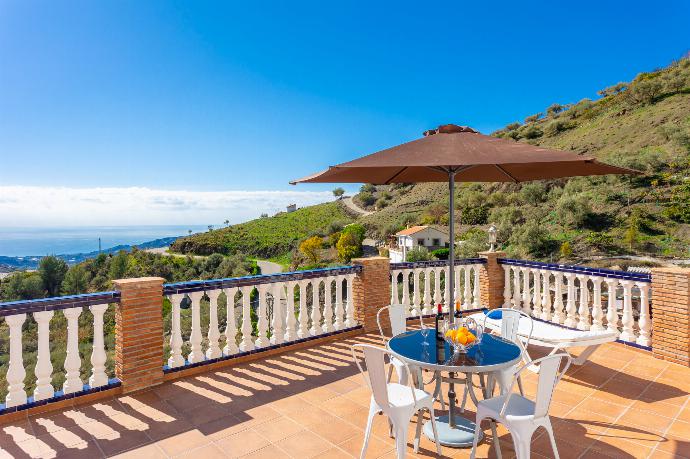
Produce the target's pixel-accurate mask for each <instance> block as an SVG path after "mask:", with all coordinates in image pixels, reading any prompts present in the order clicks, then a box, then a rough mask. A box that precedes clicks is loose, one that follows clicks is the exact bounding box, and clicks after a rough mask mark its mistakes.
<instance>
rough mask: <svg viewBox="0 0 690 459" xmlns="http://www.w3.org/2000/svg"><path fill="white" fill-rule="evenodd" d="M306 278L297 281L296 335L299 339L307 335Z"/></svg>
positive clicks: (307, 282) (307, 283)
mask: <svg viewBox="0 0 690 459" xmlns="http://www.w3.org/2000/svg"><path fill="white" fill-rule="evenodd" d="M308 285H309V281H308V280H301V281H300V282H299V316H298V322H299V325H298V327H297V337H298V338H299V339H302V338H307V337H309V314H308V311H307V286H308Z"/></svg>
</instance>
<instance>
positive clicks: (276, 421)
mask: <svg viewBox="0 0 690 459" xmlns="http://www.w3.org/2000/svg"><path fill="white" fill-rule="evenodd" d="M354 342H370V343H373V344H380V339H379V338H378V337H376V336H374V335H365V336H361V337H356V338H351V339H346V340H342V341H336V342H332V343H327V344H322V345H319V346H315V347H313V348H308V349H303V350H298V351H291V352H288V353H285V354H283V355H279V356H273V357H267V358H265V359H263V360H260V361H256V362H253V363H247V364H243V365H238V366H235V367H229V368H227V369H221V370H217V371H212V372H208V373H203V374H200V375H197V376H191V377H187V378H182V379H180V380H177V381H172V382H168V383H166V384H164V385H162V386H159V387H156V388H154V389H152V390H150V391H146V392H141V393H137V394H133V395H128V396H122V397H117V398H114V399H110V400H105V401H101V402H97V403H92V404H88V405H84V406H80V407H77V408H73V409H70V410H65V411H61V412H56V413H50V414H47V415H40V416H34V417H32V418H30V420H29V421H28V422H27V421H23V422H17V423H13V424H9V425H4V426H0V458H2V457H16V458H26V457H46V458H55V457H68V458H71V457H84V458H96V457H104V456H108V457H110V456H115V455H118V454H120V453H124V454H123V457H142V458H146V459H156V458H166V457H178V456H179V457H185V456H186V457H202V458H204V459H211V458H214V457H243V456H246V457H255V458H258V457H270V458H272V459H275V458H281V457H295V458H309V457H319V456H320V457H328V458H339V457H359V451H360V448H361V445H362V439H363V429H364V426H365V423H366V416H367V411H368V410H367V407H368V403H369V396H370V394H369V392H368V390H367V388H366V386H365V385H364V383H363V381H362V379H361V376H360V375H359V373H358V371H357V369H356V367H355V366H354V364H353V363H352V361H351V355H350V347H349V346H350V345H351V344H352V343H354ZM648 368H655V375H654V376H653V377H652V376H650V377H649V379H645V376H644V375H646V374H647V373H646V372H648V370H646V369H648ZM597 371H601V372H605V373H606V374H607V375H609V378H608V379H606V380H603V381H599V382H598V383H597V385H596V386H595V384H594V382H592V380H591V379H589V380H588V379H587V378H590V375H591V374H596V372H597ZM595 377H596V376H595ZM427 378H428V376H427ZM629 378H632V379H629ZM688 381H690V370H689V369H686V368H680V367H677V366H675V365H670V364H666V363H665V362H659V361H656V360H654V359H653V358H652V357H651V356H649V355H647V354H642V353H639V352H634V351H630V350H628V349H625V348H623V347H621V346H617V345H610V346H604V347H603V348H602V349H600V350H599V351H598V352H597V353H596V354H595V355H594V358H593V361H592V362H591V363H588V364H586V365H584V366H582V367H579V368H577V369H575V370H573V371H572V372H571V373H570V374H569V375H568V376H567V377H566V378H565V379H564V380H563V381H562V382H561V384H560V385H559V387H558V389H557V390H556V393H555V396H554V403H553V406H552V408H553V409H552V419H553V423H554V427H555V430H556V435H557V437H558V440H557V441H558V445H559V450H560V452H561V457H564V458H568V457H647V456H650V455H652V454H655V455H656V456H657V457H674V456H673V454H675V455H677V456H675V457H690V443H689V442H688V441H687V439H688V438H690V409H689V408H688V407H687V406H686V405H687V402H688V396H687V394H686V393H685V388H686V387H688V384H690V383H688ZM656 384H658V386H655V385H656ZM619 386H620V387H632V388H631V389H621V388H620V387H619ZM633 386H634V387H633ZM525 387H526V391H527V393H528V394H533V389H534V388H535V387H536V376H535V375H528V377H527V378H526V380H525ZM669 388H670V389H669ZM626 391H627V392H626ZM662 392H663V393H662ZM682 394H685V395H682ZM472 410H474V406H473V405H472V404H471V403H470V405H469V406H468V410H467V411H466V413H465V415H466V416H468V417H470V418H472V417H473V416H474V412H473V411H472ZM485 427H486V430H487V433H490V431H489V430H488V426H485ZM414 428H415V424H414V422H412V423H411V424H410V429H409V440H410V442H409V445H410V446H411V439H412V437H413V435H414ZM499 436H500V440H501V446H502V451H503V453H504V457H511V456H512V455H513V454H514V453H513V450H512V445H511V441H510V436H509V434H508V433H507V431H506V430H505V429H503V428H500V429H499ZM490 441H491V437H490V435H487V441H485V442H483V443H482V444H481V447H480V449H479V453H478V457H487V456H488V457H495V451H494V450H493V447H492V446H491V445H490ZM409 452H410V453H412V449H411V447H410V448H409ZM443 452H444V456H448V457H468V456H469V451H468V450H455V449H451V448H444V450H443ZM533 452H534V454H533V455H532V457H535V458H543V457H551V451H550V449H549V444H548V441H547V439H546V437H545V436H544V435H542V433H541V432H538V433H537V434H536V435H535V437H534V441H533ZM667 452H668V453H671V455H666V454H667ZM410 456H411V457H412V454H410ZM419 456H427V457H433V456H435V451H434V445H433V443H431V442H430V441H428V440H426V439H423V440H422V442H421V447H420V451H419ZM367 457H394V443H393V440H392V439H390V438H389V437H388V430H387V423H386V421H385V419H384V417H382V416H378V417H377V418H376V420H375V423H374V434H373V437H372V439H371V442H370V446H369V451H368V455H367Z"/></svg>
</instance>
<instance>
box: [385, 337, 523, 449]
mask: <svg viewBox="0 0 690 459" xmlns="http://www.w3.org/2000/svg"><path fill="white" fill-rule="evenodd" d="M387 347H388V349H389V350H390V351H391V353H393V354H394V355H395V356H396V357H398V358H399V359H400V360H402V361H404V362H406V363H407V364H409V365H413V366H416V367H420V368H423V369H427V370H431V371H434V372H448V373H450V374H449V378H448V380H449V384H448V408H449V409H448V414H447V415H444V416H437V417H436V427H437V430H438V437H439V438H438V441H440V443H441V444H442V445H443V446H451V447H471V446H472V441H473V440H474V427H475V424H474V422H472V421H470V420H469V419H466V418H464V417H462V416H459V415H458V414H457V413H455V395H456V394H455V387H454V386H455V382H454V380H455V373H475V374H479V375H480V377H481V379H482V384H483V375H487V376H488V382H487V383H486V384H483V390H484V397H490V393H491V392H493V375H492V373H493V372H495V371H499V370H503V369H506V368H509V367H511V366H513V365H515V364H517V363H518V362H520V359H521V352H520V348H519V347H518V346H517V345H516V344H514V343H512V342H510V341H507V340H505V339H503V338H501V337H498V336H494V335H491V334H489V333H484V334H483V335H482V337H481V339H480V342H479V343H478V344H477V345H475V346H473V347H472V348H470V349H469V350H468V351H467V353H465V354H462V353H453V348H452V347H451V346H450V344H448V343H447V342H446V341H445V340H443V341H437V340H436V336H435V330H434V329H429V328H427V329H423V330H412V331H408V332H405V333H401V334H399V335H396V336H394V337H393V338H391V339H390V340H389V341H388V344H387ZM437 377H440V375H437ZM470 394H473V392H472V391H470ZM475 402H476V400H475ZM494 428H495V427H494V425H492V429H494ZM424 434H425V435H426V436H427V437H428V438H429V439H430V440H432V441H437V439H435V438H434V433H433V430H432V428H431V423H430V422H427V423H426V424H425V425H424ZM480 440H481V438H480Z"/></svg>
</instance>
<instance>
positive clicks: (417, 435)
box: [414, 410, 424, 453]
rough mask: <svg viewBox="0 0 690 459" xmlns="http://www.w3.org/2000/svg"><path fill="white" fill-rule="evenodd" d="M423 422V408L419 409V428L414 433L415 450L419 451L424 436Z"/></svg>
mask: <svg viewBox="0 0 690 459" xmlns="http://www.w3.org/2000/svg"><path fill="white" fill-rule="evenodd" d="M422 422H424V417H423V416H422V410H419V411H417V429H416V431H415V434H414V452H415V453H417V452H419V439H420V438H421V436H422Z"/></svg>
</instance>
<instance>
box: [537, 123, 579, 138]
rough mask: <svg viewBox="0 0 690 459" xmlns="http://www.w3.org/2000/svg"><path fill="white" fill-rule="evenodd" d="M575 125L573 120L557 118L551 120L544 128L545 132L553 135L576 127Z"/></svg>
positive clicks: (550, 135)
mask: <svg viewBox="0 0 690 459" xmlns="http://www.w3.org/2000/svg"><path fill="white" fill-rule="evenodd" d="M574 127H575V125H574V124H573V123H572V122H567V121H564V120H555V121H552V122H550V123H549V124H547V125H546V127H545V128H544V134H546V135H547V136H549V137H552V136H554V135H556V134H558V133H560V132H563V131H567V130H568V129H572V128H574Z"/></svg>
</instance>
